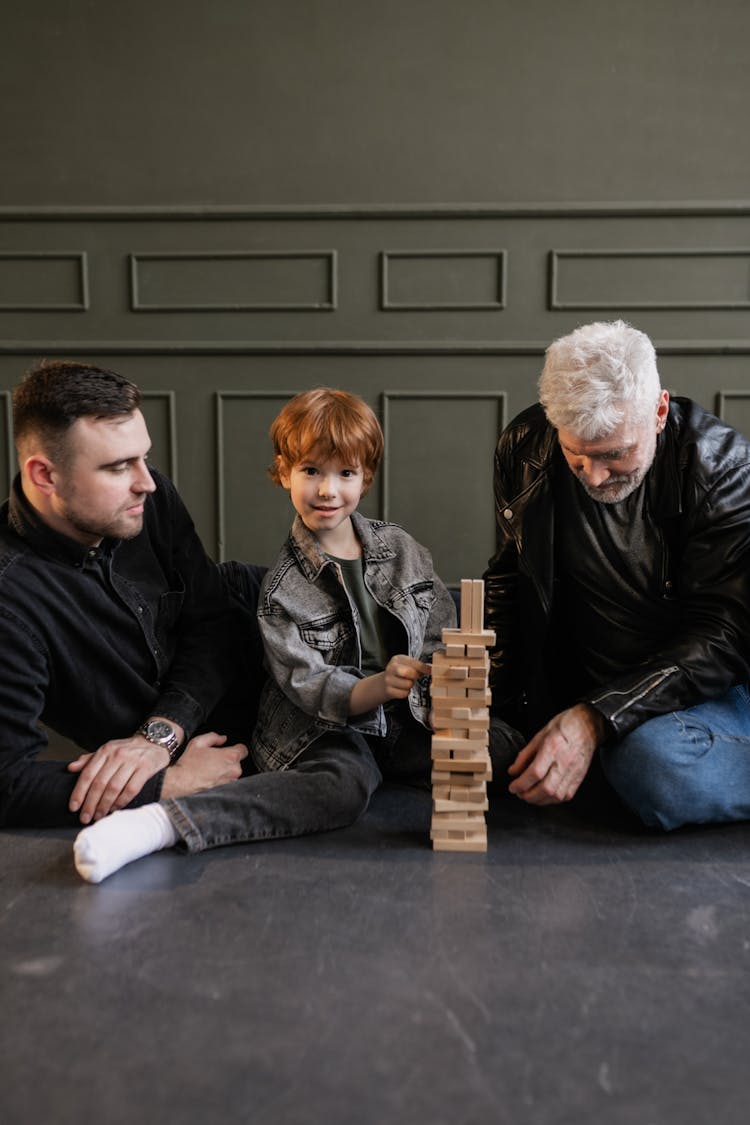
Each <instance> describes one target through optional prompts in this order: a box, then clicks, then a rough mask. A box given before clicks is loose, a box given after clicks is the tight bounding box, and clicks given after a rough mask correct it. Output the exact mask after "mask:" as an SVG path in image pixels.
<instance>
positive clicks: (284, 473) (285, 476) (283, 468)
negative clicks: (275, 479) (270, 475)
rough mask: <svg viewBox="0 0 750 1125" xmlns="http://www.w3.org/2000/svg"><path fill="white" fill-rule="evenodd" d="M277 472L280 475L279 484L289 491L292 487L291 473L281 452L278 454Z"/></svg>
mask: <svg viewBox="0 0 750 1125" xmlns="http://www.w3.org/2000/svg"><path fill="white" fill-rule="evenodd" d="M276 472H277V473H278V475H279V484H280V485H281V487H282V488H285V489H286V490H287V492H288V491H289V489H290V487H291V475H290V473H289V467H288V465H287V464H286V462H285V460H284V458H283V457H282V456H281V454H280V453H277V454H276Z"/></svg>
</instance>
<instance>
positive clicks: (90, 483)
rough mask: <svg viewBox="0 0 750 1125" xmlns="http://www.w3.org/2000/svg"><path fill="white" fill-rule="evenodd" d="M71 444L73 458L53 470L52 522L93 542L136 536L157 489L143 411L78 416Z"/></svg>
mask: <svg viewBox="0 0 750 1125" xmlns="http://www.w3.org/2000/svg"><path fill="white" fill-rule="evenodd" d="M68 443H69V444H68V450H69V458H68V462H67V463H66V464H65V465H64V466H60V467H58V466H56V465H53V467H52V470H51V477H52V480H53V484H54V490H53V493H52V496H51V506H52V518H51V523H52V525H53V526H54V527H55V528H56V530H58V531H62V532H63V534H65V535H68V536H70V538H71V539H76V540H78V542H80V543H84V544H86V545H87V546H95V545H97V544H98V543H100V542H101V540H102V539H104V538H105V537H110V538H113V539H132V538H133V536H135V535H137V534H138V533H139V531H140V530H141V528H142V527H143V508H144V504H145V502H146V498H147V496H148V494H149V493H150V492H153V491H154V489H155V488H156V485H155V484H154V481H153V478H152V476H151V474H150V473H149V471H148V468H147V464H146V459H147V457H148V452H149V450H150V448H151V441H150V439H149V436H148V430H147V429H146V423H145V421H144V418H143V415H142V414H141V412H140V410H136V411H134V413H133V414H126V415H122V416H119V417H116V418H99V419H97V418H91V417H85V418H78V419H77V420H76V421H75V422H74V423H73V426H72V427H71V429H70V431H69V433H68Z"/></svg>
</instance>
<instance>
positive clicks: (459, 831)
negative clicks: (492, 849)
mask: <svg viewBox="0 0 750 1125" xmlns="http://www.w3.org/2000/svg"><path fill="white" fill-rule="evenodd" d="M430 839H431V840H486V839H487V827H486V825H484V824H482V826H481V827H480V828H431V829H430Z"/></svg>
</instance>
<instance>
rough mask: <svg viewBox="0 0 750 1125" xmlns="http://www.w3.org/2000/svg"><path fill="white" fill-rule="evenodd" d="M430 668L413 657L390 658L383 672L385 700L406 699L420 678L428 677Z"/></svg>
mask: <svg viewBox="0 0 750 1125" xmlns="http://www.w3.org/2000/svg"><path fill="white" fill-rule="evenodd" d="M431 673H432V666H431V665H430V664H424V663H423V662H422V661H421V660H415V659H414V657H413V656H392V657H391V659H390V660H389V661H388V663H387V664H386V666H385V671H384V672H383V677H384V688H385V692H386V699H406V697H407V696H408V694H409V692H410V691H411V689H412V687H413V686H414V684H415V683H416V682H417V680H418V679H419V678H420V676H429V675H431Z"/></svg>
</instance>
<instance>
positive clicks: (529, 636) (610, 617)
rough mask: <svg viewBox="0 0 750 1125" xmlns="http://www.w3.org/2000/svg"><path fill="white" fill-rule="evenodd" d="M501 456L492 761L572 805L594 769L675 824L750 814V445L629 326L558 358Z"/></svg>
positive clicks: (489, 593)
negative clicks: (668, 371) (664, 370)
mask: <svg viewBox="0 0 750 1125" xmlns="http://www.w3.org/2000/svg"><path fill="white" fill-rule="evenodd" d="M539 400H540V401H539V403H537V404H536V405H534V406H532V407H530V408H529V409H527V410H525V411H524V412H523V413H522V414H520V415H519V416H518V417H517V418H516V419H515V420H514V421H513V422H512V423H511V424H510V426H508V428H507V429H506V430H505V431H504V433H503V434H502V435H501V437H500V441H499V443H498V447H497V451H496V454H495V501H496V516H497V550H496V553H495V555H494V557H493V558H492V559H491V560H490V562H489V564H488V570H487V572H486V574H485V583H486V597H487V621H488V624H489V626H490V627H491V628H493V629H495V630H496V632H497V646H496V648H495V650H494V652H493V654H492V676H491V680H492V688H493V709H494V716H495V717H494V721H493V750H494V752H495V755H496V758H501V757H502V756H503V755H505V757H506V759H507V758H508V757H510V758H512V759H513V760H512V763H511V765H510V768H509V773H510V775H511V777H512V781H511V783H510V792H511V793H513V794H515V795H516V796H517V797H520V798H521V799H522V800H525V801H527V802H529V803H531V804H537V805H548V804H555V803H559V802H562V801H568V800H570V799H571V798H572V797H573V796H574V795H575V794H576V792H577V791H578V789H579V787H580V785H581V783H582V781H583V779H584V777H585V776H586V775H587V773H588V771H589V768H590V766H591V764H592V761H593V760H594V758H595V756H596V755H597V753H598V755H599V758H600V761H601V765H602V767H603V770H604V773H605V775H606V777H607V778H608V780H609V782H610V784H611V785H612V786H613V788H614V789H615V790H616V792H617V793H618V794H619V795H620V797H621V798H622V799H623V800H624V801H625V803H626V804H627V805H628V806H629V807H630V808H631V809H632V810H633V811H634V812H635V813H637V815H638V816H639V817H640V818H641V819H642V820H643V822H644V823H646V824H648V825H652V826H654V827H661V828H664V829H672V828H676V827H678V826H679V825H681V824H685V823H698V822H709V821H726V820H738V819H745V818H747V817H748V816H750V695H748V687H747V681H748V676H749V673H750V442H748V441H747V440H746V439H745V438H744V437H743V436H742V435H741V434H739V433H738V432H737V431H736V430H733V429H732V428H731V427H730V426H728V425H727V424H726V423H724V422H722V421H720V420H719V419H718V418H715V417H714V416H713V415H711V414H709V413H708V412H707V411H705V410H703V409H702V408H701V407H700V406H698V405H697V404H696V403H695V402H692V401H690V400H689V399H685V398H673V399H672V400H671V401H670V396H669V394H668V392H667V391H666V390H663V389H662V387H661V384H660V380H659V374H658V370H657V365H656V354H655V351H654V347H653V344H652V343H651V341H650V339H649V338H648V336H646V335H645V334H644V333H643V332H639V331H638V330H637V329H635V328H633V327H631V326H630V325H628V324H625V323H624V322H622V321H616V322H614V323H597V324H589V325H585V326H584V327H582V328H579V329H577V330H576V331H575V332H572V333H571V334H570V335H568V336H564V337H562V338H561V339H559V340H556V341H555V342H554V343H553V344H552V345H551V346H550V347H549V348H548V350H547V355H546V362H545V365H544V370H543V371H542V375H541V378H540V380H539Z"/></svg>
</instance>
